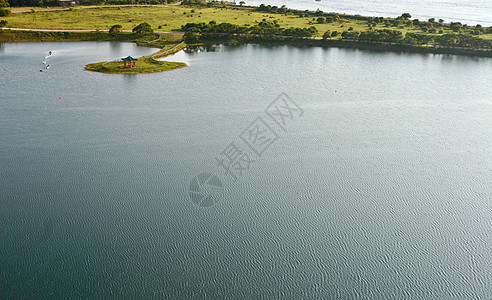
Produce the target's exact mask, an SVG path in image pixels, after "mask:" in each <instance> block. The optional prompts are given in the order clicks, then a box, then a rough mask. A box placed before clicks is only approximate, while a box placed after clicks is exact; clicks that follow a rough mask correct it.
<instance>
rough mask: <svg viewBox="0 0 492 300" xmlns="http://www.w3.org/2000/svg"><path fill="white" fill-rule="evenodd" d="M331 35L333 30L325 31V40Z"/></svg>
mask: <svg viewBox="0 0 492 300" xmlns="http://www.w3.org/2000/svg"><path fill="white" fill-rule="evenodd" d="M330 37H331V31H329V30H327V31H326V32H325V33H323V40H327V39H329V38H330Z"/></svg>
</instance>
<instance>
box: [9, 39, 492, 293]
mask: <svg viewBox="0 0 492 300" xmlns="http://www.w3.org/2000/svg"><path fill="white" fill-rule="evenodd" d="M48 50H53V51H54V54H53V56H52V57H50V58H49V59H48V62H49V63H50V65H51V68H50V70H49V71H48V72H39V68H40V67H42V63H41V60H42V58H43V56H44V55H46V53H47V52H48ZM202 50H203V51H188V52H187V53H185V52H180V53H178V54H177V55H175V56H174V57H172V60H177V61H185V62H187V63H188V64H189V67H188V68H184V69H179V70H175V71H171V72H164V73H156V74H141V75H119V74H115V75H109V74H99V73H90V72H87V71H84V70H83V66H84V65H85V64H86V63H89V62H95V61H100V60H108V59H115V58H119V57H123V56H127V55H129V54H131V55H132V56H139V55H144V54H147V53H149V52H151V51H153V49H148V48H138V47H136V46H134V45H131V44H114V43H113V44H111V43H89V42H83V43H24V44H3V45H0V64H1V66H2V67H1V68H0V78H2V80H1V81H0V96H1V97H0V187H1V188H0V298H2V299H11V298H33V299H48V298H49V299H52V298H66V299H77V298H91V299H96V298H101V299H125V298H126V299H128V298H138V299H148V298H155V299H188V298H193V299H212V298H214V299H490V298H491V293H490V291H491V290H492V286H491V280H490V274H492V265H491V261H490V257H492V251H491V244H490V241H491V235H490V233H491V215H492V211H491V204H492V184H491V183H492V140H491V138H492V85H490V82H492V60H490V59H477V58H470V57H459V56H443V55H428V54H404V53H392V52H370V51H359V50H347V49H337V48H328V49H323V48H295V47H290V46H279V47H265V46H254V45H249V46H237V47H225V46H217V47H212V48H211V49H208V50H209V51H205V50H204V49H202ZM282 92H284V93H286V94H287V95H288V96H290V97H291V99H292V100H293V101H294V102H295V103H297V105H298V107H299V108H300V109H302V110H303V114H302V116H300V117H299V115H298V114H297V112H298V111H297V112H296V113H295V114H293V118H292V119H288V121H289V123H288V124H287V126H286V127H285V129H286V130H285V131H284V130H282V129H281V128H280V127H279V126H278V125H277V124H276V123H274V122H273V121H272V119H270V118H269V117H268V115H267V114H266V112H265V109H266V108H267V106H268V105H269V104H270V103H271V102H272V101H274V100H275V99H276V97H277V96H278V95H279V94H281V93H282ZM257 118H261V120H263V121H264V122H266V123H267V124H269V126H270V128H271V129H272V130H273V131H274V132H275V133H276V134H277V139H276V140H275V142H274V143H272V144H271V145H270V147H269V148H268V149H267V150H266V151H264V152H263V153H262V155H261V156H257V155H256V154H254V153H252V151H251V150H250V149H249V148H248V147H247V145H246V144H245V142H244V141H243V140H242V139H241V138H240V135H241V134H242V133H243V131H244V130H245V129H246V128H248V126H250V124H251V123H252V122H253V121H255V119H257ZM231 142H234V145H236V146H237V147H238V148H241V149H242V151H244V152H245V153H249V155H250V156H249V158H250V160H252V161H253V162H251V163H250V165H249V169H247V170H244V171H243V172H242V176H240V177H239V178H238V179H237V181H235V182H234V180H233V178H232V177H231V176H229V175H228V174H226V173H225V171H224V169H223V168H222V167H220V166H218V163H217V160H216V158H220V157H221V155H223V154H221V153H222V152H223V151H225V149H227V148H228V145H230V143H231ZM203 172H207V173H210V174H212V175H214V176H217V178H218V179H219V180H220V182H221V185H222V189H223V190H222V194H221V196H220V197H219V198H218V199H216V200H217V202H216V203H215V204H214V205H212V206H208V207H201V206H198V205H196V204H195V203H194V202H192V201H191V200H190V195H189V188H190V182H191V181H192V179H193V178H194V176H195V175H197V174H199V173H203ZM195 182H196V181H195Z"/></svg>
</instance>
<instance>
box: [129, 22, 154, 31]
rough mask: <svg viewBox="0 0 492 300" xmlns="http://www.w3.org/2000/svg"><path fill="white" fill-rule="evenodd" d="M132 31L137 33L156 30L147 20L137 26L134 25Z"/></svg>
mask: <svg viewBox="0 0 492 300" xmlns="http://www.w3.org/2000/svg"><path fill="white" fill-rule="evenodd" d="M132 31H133V32H136V33H152V32H154V30H153V29H152V27H151V26H150V24H149V23H147V22H143V23H140V24H138V25H137V26H135V27H133V30H132Z"/></svg>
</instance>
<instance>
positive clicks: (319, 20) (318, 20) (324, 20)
mask: <svg viewBox="0 0 492 300" xmlns="http://www.w3.org/2000/svg"><path fill="white" fill-rule="evenodd" d="M316 22H318V24H323V23H325V22H326V19H325V18H324V17H319V18H317V19H316Z"/></svg>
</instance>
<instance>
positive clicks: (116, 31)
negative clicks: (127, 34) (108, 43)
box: [109, 25, 123, 37]
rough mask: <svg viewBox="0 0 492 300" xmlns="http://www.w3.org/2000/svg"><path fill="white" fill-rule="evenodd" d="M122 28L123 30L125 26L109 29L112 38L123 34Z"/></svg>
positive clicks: (115, 26) (114, 26)
mask: <svg viewBox="0 0 492 300" xmlns="http://www.w3.org/2000/svg"><path fill="white" fill-rule="evenodd" d="M121 28H123V26H121V25H113V26H112V27H111V28H110V29H109V35H110V36H112V37H115V36H117V35H118V34H120V33H121Z"/></svg>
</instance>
